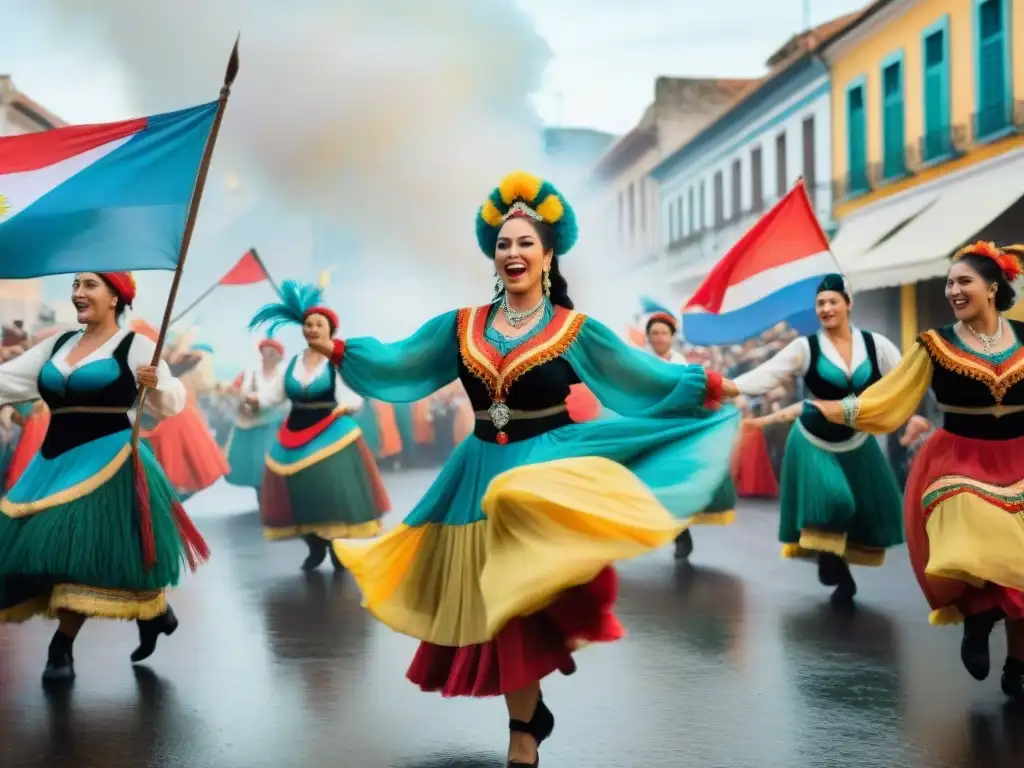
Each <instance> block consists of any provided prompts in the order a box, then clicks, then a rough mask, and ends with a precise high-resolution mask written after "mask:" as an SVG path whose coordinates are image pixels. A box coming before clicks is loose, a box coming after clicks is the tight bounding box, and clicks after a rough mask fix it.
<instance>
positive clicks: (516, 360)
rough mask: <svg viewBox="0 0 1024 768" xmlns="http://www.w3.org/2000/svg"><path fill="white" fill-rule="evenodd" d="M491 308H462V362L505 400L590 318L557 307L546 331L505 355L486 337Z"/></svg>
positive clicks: (496, 397) (554, 356)
mask: <svg viewBox="0 0 1024 768" xmlns="http://www.w3.org/2000/svg"><path fill="white" fill-rule="evenodd" d="M489 312H490V305H488V306H486V307H475V308H470V309H460V310H459V312H458V314H457V316H456V317H457V321H456V328H457V333H458V337H459V352H460V354H461V356H462V362H463V363H464V364H465V366H466V368H467V370H469V372H470V373H472V374H473V375H474V376H476V377H477V378H478V379H480V381H481V382H483V384H484V385H485V386H486V387H487V391H488V393H489V394H490V396H491V399H492V400H495V401H504V400H505V398H506V397H507V396H508V392H509V390H510V389H511V388H512V385H513V384H515V382H516V381H517V380H518V379H519V378H520V377H522V376H523V375H524V374H526V373H529V372H530V371H532V370H533V369H534V368H536V367H538V366H540V365H544V364H545V363H549V362H551V361H552V360H556V359H558V358H559V357H561V356H562V355H564V354H565V352H566V350H568V349H569V346H570V345H571V344H572V343H573V342H574V341H576V337H577V336H579V333H580V329H581V328H582V327H583V323H584V321H585V320H586V319H587V316H586V315H584V314H582V313H580V312H575V311H573V310H568V309H565V308H564V307H556V308H555V316H554V317H553V318H552V319H551V322H550V323H548V326H547V327H546V328H545V329H544V330H543V331H541V332H540V333H539V334H537V335H536V336H534V337H533V338H532V339H530V340H529V341H526V342H524V343H523V344H522V345H520V346H519V347H517V348H516V349H514V350H513V351H512V352H511V353H510V354H509V355H508V356H507V357H502V356H501V353H500V352H498V350H496V349H495V348H494V347H493V346H491V345H490V344H488V343H487V340H486V338H485V337H484V331H485V330H486V326H487V315H488V313H489Z"/></svg>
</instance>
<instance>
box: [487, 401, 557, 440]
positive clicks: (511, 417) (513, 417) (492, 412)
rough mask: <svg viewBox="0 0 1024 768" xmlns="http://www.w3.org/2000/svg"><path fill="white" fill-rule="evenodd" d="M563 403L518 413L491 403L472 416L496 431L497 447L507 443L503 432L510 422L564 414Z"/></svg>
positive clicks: (504, 406)
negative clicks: (485, 408)
mask: <svg viewBox="0 0 1024 768" xmlns="http://www.w3.org/2000/svg"><path fill="white" fill-rule="evenodd" d="M565 411H566V406H565V403H559V404H558V405H553V406H551V407H550V408H541V409H540V410H537V411H520V410H516V409H513V408H509V407H508V406H507V405H505V404H504V403H492V404H491V407H490V408H488V409H487V410H486V411H474V412H473V415H474V416H475V417H476V419H477V421H490V422H491V424H493V425H494V427H495V429H497V430H498V434H497V436H496V437H495V438H494V439H495V442H497V443H498V445H505V444H506V443H507V442H508V434H507V433H506V432H505V431H504V429H505V427H506V426H508V423H509V422H510V421H528V420H531V419H546V418H548V417H549V416H557V415H558V414H560V413H565Z"/></svg>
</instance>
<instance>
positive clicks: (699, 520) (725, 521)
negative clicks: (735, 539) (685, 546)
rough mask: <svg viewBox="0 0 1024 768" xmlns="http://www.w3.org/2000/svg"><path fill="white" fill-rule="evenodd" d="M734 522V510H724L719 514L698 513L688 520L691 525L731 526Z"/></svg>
mask: <svg viewBox="0 0 1024 768" xmlns="http://www.w3.org/2000/svg"><path fill="white" fill-rule="evenodd" d="M735 522H736V510H735V509H726V510H722V511H721V512H700V513H699V514H696V515H694V516H693V517H691V518H690V524H691V525H732V524H733V523H735Z"/></svg>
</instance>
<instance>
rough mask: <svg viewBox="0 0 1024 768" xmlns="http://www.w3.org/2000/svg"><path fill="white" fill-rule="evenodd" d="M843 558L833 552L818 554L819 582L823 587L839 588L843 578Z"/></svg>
mask: <svg viewBox="0 0 1024 768" xmlns="http://www.w3.org/2000/svg"><path fill="white" fill-rule="evenodd" d="M843 565H844V563H843V558H841V557H840V556H839V555H834V554H832V553H831V552H819V553H818V582H819V583H820V584H821V585H822V586H823V587H837V586H839V582H840V581H841V580H842V578H843Z"/></svg>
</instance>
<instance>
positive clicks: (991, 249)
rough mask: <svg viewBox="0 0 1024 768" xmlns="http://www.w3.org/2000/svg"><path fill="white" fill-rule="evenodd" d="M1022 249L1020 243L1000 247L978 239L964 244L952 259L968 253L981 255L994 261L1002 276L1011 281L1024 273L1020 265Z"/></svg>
mask: <svg viewBox="0 0 1024 768" xmlns="http://www.w3.org/2000/svg"><path fill="white" fill-rule="evenodd" d="M1022 250H1024V249H1022V246H1020V245H1008V246H1006V247H1005V248H1000V247H998V246H997V245H996V244H995V243H986V242H983V241H978V242H977V243H972V244H971V245H965V246H964V247H963V248H961V249H960V250H959V251H957V252H956V253H954V254H953V261H958V260H959V259H961V258H962V257H964V256H966V255H968V254H971V255H973V256H983V257H985V258H986V259H991V260H992V261H994V262H995V263H996V265H997V266H998V267H999V270H1000V271H1001V272H1002V273H1003V276H1004V277H1005V278H1006V279H1007V280H1009V281H1010V282H1011V283H1012V282H1013V281H1014V280H1016V279H1017V278H1018V277H1020V276H1021V274H1024V265H1022V263H1021V258H1020V254H1021V252H1022Z"/></svg>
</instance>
